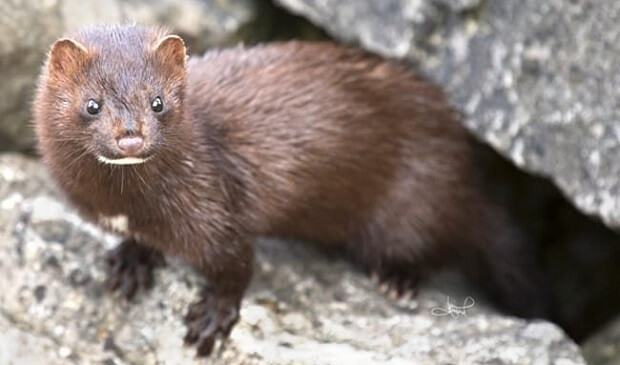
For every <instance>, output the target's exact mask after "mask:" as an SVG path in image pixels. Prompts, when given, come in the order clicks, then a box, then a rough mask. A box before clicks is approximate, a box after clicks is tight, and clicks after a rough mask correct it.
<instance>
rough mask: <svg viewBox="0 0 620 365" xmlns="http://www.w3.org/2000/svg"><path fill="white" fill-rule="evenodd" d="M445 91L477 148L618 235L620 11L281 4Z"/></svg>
mask: <svg viewBox="0 0 620 365" xmlns="http://www.w3.org/2000/svg"><path fill="white" fill-rule="evenodd" d="M277 2H278V3H280V4H282V5H283V6H285V7H287V8H288V9H290V10H292V11H294V12H297V13H298V14H302V15H304V16H306V17H308V18H309V19H311V20H312V21H314V22H315V23H316V24H319V25H321V26H323V27H324V28H325V29H327V30H328V32H329V33H330V34H331V35H333V36H334V37H336V38H338V39H342V40H346V41H356V42H359V44H360V45H361V46H363V47H365V48H367V49H369V50H371V51H374V52H378V53H381V54H383V55H387V56H393V57H397V58H404V59H407V60H409V61H411V62H412V63H414V64H415V65H416V66H417V68H418V69H419V70H420V71H421V72H422V73H423V74H425V75H427V76H428V77H430V78H432V79H434V80H436V81H437V82H439V83H440V84H442V85H443V86H444V87H445V88H446V89H447V90H448V92H449V94H450V96H451V98H452V100H453V101H454V103H455V104H456V105H457V106H458V107H459V108H460V109H461V110H462V111H463V112H464V114H465V117H466V124H467V125H468V126H469V127H470V128H471V129H472V130H473V131H474V132H475V133H476V134H477V135H478V136H479V137H481V138H482V139H484V140H485V141H487V142H488V143H490V144H492V145H493V146H494V147H495V148H497V149H498V150H499V151H500V152H501V153H503V154H504V155H505V156H508V157H509V158H510V159H512V160H513V161H514V162H515V163H516V164H518V165H520V166H522V167H524V168H525V169H527V170H530V171H533V172H536V173H539V174H543V175H547V176H549V177H551V178H552V179H553V181H554V182H555V183H556V184H557V185H558V186H559V187H560V188H561V189H562V190H563V191H564V192H565V193H566V194H567V195H568V196H569V197H570V199H571V200H572V201H573V202H574V203H575V204H576V205H577V206H578V207H579V208H580V209H581V210H582V211H584V212H586V213H589V214H595V215H598V216H600V217H602V219H603V220H604V221H605V222H606V223H607V224H609V225H611V226H613V227H616V228H617V227H620V191H619V188H620V183H619V180H618V176H619V175H620V163H618V162H617V161H616V156H617V155H618V153H619V151H620V142H619V141H620V129H619V128H620V127H619V123H618V122H619V116H620V112H619V110H620V109H619V108H618V100H620V91H619V90H620V89H619V88H618V87H617V85H618V82H619V80H620V68H618V55H619V54H620V43H618V41H617V40H618V37H619V36H620V27H618V26H617V19H618V17H619V16H620V2H617V1H612V0H607V1H595V2H584V1H576V2H570V1H562V0H549V1H538V0H524V1H501V0H487V1H483V0H385V1H381V2H379V1H359V0H277Z"/></svg>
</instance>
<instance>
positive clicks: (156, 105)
mask: <svg viewBox="0 0 620 365" xmlns="http://www.w3.org/2000/svg"><path fill="white" fill-rule="evenodd" d="M151 109H153V111H154V112H155V113H161V111H162V110H164V102H163V101H161V98H160V97H159V96H158V97H156V98H155V99H153V101H151Z"/></svg>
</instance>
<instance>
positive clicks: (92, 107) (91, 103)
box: [86, 99, 101, 115]
mask: <svg viewBox="0 0 620 365" xmlns="http://www.w3.org/2000/svg"><path fill="white" fill-rule="evenodd" d="M86 111H87V112H88V114H90V115H97V114H99V112H100V111H101V107H100V106H99V103H98V102H97V101H96V100H94V99H89V100H88V102H87V103H86Z"/></svg>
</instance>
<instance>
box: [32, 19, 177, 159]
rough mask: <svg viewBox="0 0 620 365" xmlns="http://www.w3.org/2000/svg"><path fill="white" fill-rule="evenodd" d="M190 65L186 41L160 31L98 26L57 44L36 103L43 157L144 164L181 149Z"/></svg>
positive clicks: (43, 75) (38, 134)
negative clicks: (164, 152)
mask: <svg viewBox="0 0 620 365" xmlns="http://www.w3.org/2000/svg"><path fill="white" fill-rule="evenodd" d="M186 58H187V56H186V50H185V45H184V43H183V41H182V40H181V38H179V37H177V36H174V35H168V34H167V33H166V32H165V31H163V30H161V29H158V28H147V27H139V26H96V27H92V28H86V29H83V30H81V31H79V32H77V33H75V34H73V35H71V36H69V37H67V38H62V39H60V40H58V41H56V43H54V45H53V46H52V48H51V50H50V52H49V55H48V58H47V61H46V63H45V65H44V67H43V72H42V75H41V78H40V82H39V86H38V89H37V95H36V98H35V101H34V117H35V128H36V132H37V136H38V139H39V147H40V148H41V150H42V153H43V155H44V156H45V155H46V154H49V153H52V154H53V153H54V152H56V154H59V153H63V154H65V155H67V154H72V155H73V156H79V158H91V159H94V160H98V161H99V162H101V163H106V164H117V165H127V164H139V163H143V162H147V161H148V160H149V159H150V158H151V157H153V156H154V155H157V153H158V152H161V151H162V150H164V149H165V148H166V147H167V146H170V145H171V144H174V143H175V142H177V141H176V140H175V138H177V137H178V135H179V131H180V128H183V126H182V124H183V123H184V118H183V114H184V108H183V102H184V94H185V87H186V78H187V75H186ZM76 158H77V157H76Z"/></svg>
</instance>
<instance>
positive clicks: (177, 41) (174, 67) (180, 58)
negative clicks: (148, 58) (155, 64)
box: [154, 35, 187, 73]
mask: <svg viewBox="0 0 620 365" xmlns="http://www.w3.org/2000/svg"><path fill="white" fill-rule="evenodd" d="M154 52H155V56H156V57H157V59H159V61H160V62H161V63H162V64H163V65H164V66H165V67H167V68H168V69H169V70H170V71H171V72H174V73H177V72H184V71H185V63H186V61H187V52H186V49H185V42H183V39H181V37H179V36H176V35H168V36H165V37H163V38H161V39H160V40H159V41H158V42H157V44H156V45H155V48H154Z"/></svg>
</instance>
